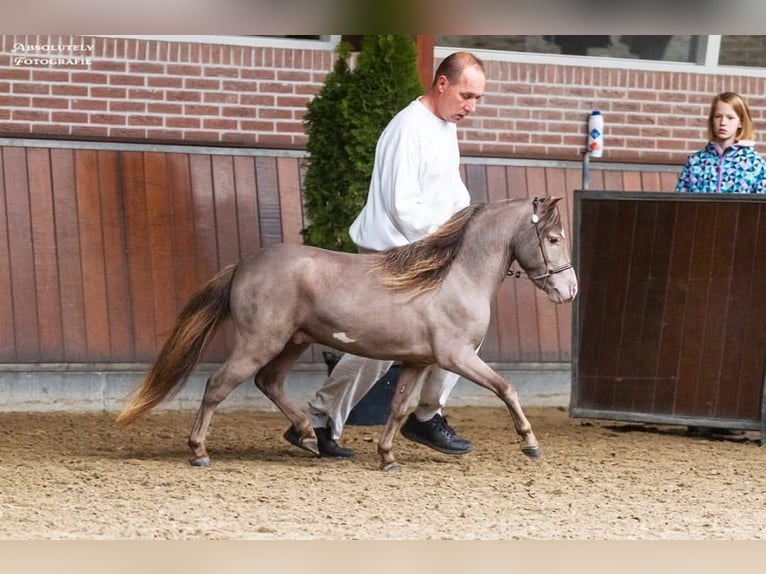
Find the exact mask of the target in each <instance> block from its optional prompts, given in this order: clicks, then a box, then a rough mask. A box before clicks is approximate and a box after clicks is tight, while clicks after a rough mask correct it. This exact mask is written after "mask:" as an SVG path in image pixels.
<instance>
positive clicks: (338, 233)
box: [302, 35, 422, 252]
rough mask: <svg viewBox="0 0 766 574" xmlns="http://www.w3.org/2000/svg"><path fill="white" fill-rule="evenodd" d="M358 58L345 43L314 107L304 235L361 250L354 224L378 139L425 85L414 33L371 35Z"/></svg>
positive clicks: (307, 123) (308, 122) (308, 123)
mask: <svg viewBox="0 0 766 574" xmlns="http://www.w3.org/2000/svg"><path fill="white" fill-rule="evenodd" d="M350 56H351V47H350V46H349V45H348V44H341V45H340V46H339V47H338V50H337V59H336V62H335V65H334V67H333V70H332V72H330V73H329V74H328V75H327V78H326V80H325V83H324V85H323V86H322V89H321V90H320V91H319V93H317V95H316V97H315V98H314V99H313V100H312V101H311V102H310V103H309V104H308V106H307V109H308V111H307V113H306V116H305V118H304V127H305V129H306V133H307V135H308V144H307V149H308V152H309V163H308V169H307V171H306V177H305V182H304V184H305V195H304V201H305V213H306V218H307V220H308V222H309V224H308V225H307V226H306V228H305V229H303V231H302V233H303V238H304V242H305V243H306V244H308V245H316V246H318V247H324V248H327V249H333V250H339V251H349V252H355V251H356V246H355V245H354V243H353V242H352V241H351V238H350V237H349V236H348V227H349V225H351V222H352V221H353V220H354V218H355V217H356V216H357V214H358V213H359V211H360V210H361V209H362V206H363V205H364V202H365V200H366V198H367V190H368V188H369V184H370V176H371V174H372V165H373V160H374V156H375V145H376V143H377V140H378V137H379V136H380V133H381V132H382V131H383V129H384V128H385V127H386V124H387V123H388V122H389V121H390V120H391V118H392V117H394V115H395V114H396V113H397V112H398V111H399V110H401V109H402V108H403V107H405V106H406V105H407V104H409V103H410V102H411V101H412V100H413V99H415V98H416V97H417V96H419V95H421V94H422V87H421V85H420V81H419V79H418V70H417V51H416V49H415V44H414V42H413V41H412V39H411V38H410V37H409V36H396V35H379V36H365V37H364V40H363V43H362V49H361V50H360V52H359V54H358V56H357V59H356V65H355V66H354V68H353V69H351V67H350V66H349V60H350Z"/></svg>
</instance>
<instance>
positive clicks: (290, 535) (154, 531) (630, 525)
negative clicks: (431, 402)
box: [0, 407, 766, 540]
mask: <svg viewBox="0 0 766 574" xmlns="http://www.w3.org/2000/svg"><path fill="white" fill-rule="evenodd" d="M526 413H527V416H528V418H529V420H530V422H531V423H532V426H533V428H534V429H535V432H536V434H537V437H538V439H539V440H540V443H541V446H542V448H543V458H541V459H539V460H528V459H526V457H524V456H523V455H522V454H521V452H520V450H519V448H518V444H517V442H516V435H515V433H514V432H513V427H512V424H511V421H510V418H509V416H508V414H507V412H506V411H505V410H504V409H503V408H500V407H498V408H487V407H480V408H477V407H463V408H454V409H450V410H448V412H447V415H448V418H449V420H450V424H451V425H452V426H454V427H455V428H456V429H458V431H460V432H461V434H464V435H465V436H468V437H469V438H471V439H472V440H473V441H474V444H475V449H474V451H473V452H472V453H470V454H468V455H465V456H462V457H454V456H447V455H442V454H439V453H436V452H434V451H431V450H429V449H427V448H425V447H422V446H419V445H416V444H414V443H411V442H409V441H407V440H406V439H404V438H403V437H401V436H399V437H398V438H397V440H396V442H395V445H394V447H395V453H396V455H397V460H398V461H399V463H400V465H401V470H400V471H399V472H397V473H386V472H382V471H380V470H378V456H377V454H376V452H375V446H376V445H375V441H376V440H377V436H378V434H379V432H380V430H381V427H348V428H347V429H346V434H345V436H344V440H343V441H342V443H343V444H345V445H346V446H350V447H352V448H354V449H356V451H357V456H356V457H355V458H354V459H352V460H342V461H339V460H329V459H316V458H313V457H311V455H309V453H307V452H305V451H302V450H299V449H296V448H294V447H292V446H290V445H289V444H288V443H286V442H285V441H284V439H283V438H282V432H283V431H284V429H285V428H286V426H287V423H286V419H285V418H284V417H283V416H282V415H281V414H280V413H275V412H265V411H256V412H226V411H220V412H218V413H216V415H215V416H214V418H213V423H212V426H211V432H210V434H209V437H208V439H209V440H208V446H209V451H210V454H211V458H212V465H211V466H210V467H209V468H194V467H192V466H190V465H189V464H188V461H187V459H188V455H189V451H188V449H187V447H186V438H187V435H188V433H189V430H190V428H191V424H192V420H193V418H194V413H193V412H188V411H161V412H157V413H153V414H151V415H149V416H148V417H147V418H145V419H143V420H141V421H139V422H138V423H136V424H135V425H134V426H132V427H128V428H127V429H122V428H119V427H116V426H115V425H114V423H113V418H114V416H113V415H112V414H44V413H32V414H25V413H0V433H1V434H2V436H3V441H2V443H0V518H1V519H0V539H6V540H7V539H34V540H46V539H81V540H95V539H120V540H122V539H186V540H188V539H293V540H303V539H325V540H335V539H382V540H425V539H468V540H472V539H486V540H505V539H538V540H554V539H555V540H561V539H644V540H658V539H676V540H678V539H729V540H763V539H766V528H765V527H764V525H766V470H765V469H766V465H765V464H764V463H765V462H766V449H764V448H761V447H760V446H759V444H758V441H757V434H756V433H748V434H747V435H746V436H745V437H737V438H736V439H735V438H732V439H726V440H711V439H704V438H691V437H687V436H685V434H684V432H685V429H684V428H683V427H673V426H652V425H634V424H628V423H618V422H612V421H591V420H583V419H572V418H569V416H568V414H567V412H566V411H565V410H563V409H560V408H530V409H526Z"/></svg>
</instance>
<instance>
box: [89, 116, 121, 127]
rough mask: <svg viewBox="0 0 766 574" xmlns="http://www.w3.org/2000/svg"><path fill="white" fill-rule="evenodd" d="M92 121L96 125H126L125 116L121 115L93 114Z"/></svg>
mask: <svg viewBox="0 0 766 574" xmlns="http://www.w3.org/2000/svg"><path fill="white" fill-rule="evenodd" d="M90 121H91V123H94V124H111V125H115V126H122V125H125V116H122V115H120V114H91V115H90Z"/></svg>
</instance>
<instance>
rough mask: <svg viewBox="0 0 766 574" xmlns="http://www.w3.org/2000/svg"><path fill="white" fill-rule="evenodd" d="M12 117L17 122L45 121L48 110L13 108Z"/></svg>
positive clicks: (48, 115) (47, 118)
mask: <svg viewBox="0 0 766 574" xmlns="http://www.w3.org/2000/svg"><path fill="white" fill-rule="evenodd" d="M11 115H12V119H13V121H17V122H47V121H49V119H50V112H43V111H39V110H13V113H12V114H11Z"/></svg>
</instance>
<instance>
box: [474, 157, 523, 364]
mask: <svg viewBox="0 0 766 574" xmlns="http://www.w3.org/2000/svg"><path fill="white" fill-rule="evenodd" d="M486 170H487V171H486V174H487V175H486V180H487V198H488V200H489V201H490V202H494V201H500V200H504V199H507V198H508V183H507V180H506V170H505V168H504V167H502V166H493V165H489V166H487V168H486ZM515 282H516V279H514V278H507V279H506V280H505V281H503V283H502V284H501V285H500V289H498V292H497V295H496V296H495V300H494V301H493V302H492V307H493V309H492V315H493V317H492V321H491V323H490V326H489V330H488V331H489V333H491V334H493V335H494V337H495V341H494V347H490V348H488V349H487V357H488V358H489V357H492V360H494V361H503V362H509V361H518V360H519V358H520V352H519V317H518V316H517V314H516V301H515V299H516V286H515ZM482 350H484V349H483V348H482Z"/></svg>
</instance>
